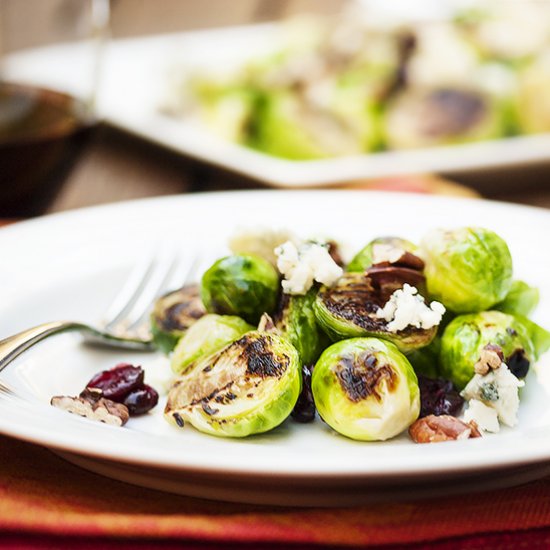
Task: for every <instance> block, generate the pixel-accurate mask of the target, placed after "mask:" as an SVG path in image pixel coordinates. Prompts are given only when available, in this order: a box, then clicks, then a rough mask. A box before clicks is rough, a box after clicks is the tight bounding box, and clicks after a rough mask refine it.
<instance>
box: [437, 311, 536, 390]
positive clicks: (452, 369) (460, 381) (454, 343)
mask: <svg viewBox="0 0 550 550" xmlns="http://www.w3.org/2000/svg"><path fill="white" fill-rule="evenodd" d="M488 344H493V345H497V346H499V347H500V348H501V349H502V353H503V355H504V362H505V363H506V365H508V368H509V369H510V371H511V372H512V374H514V375H515V376H517V377H518V378H523V377H524V376H525V375H526V374H527V371H528V370H529V366H530V364H531V363H532V362H533V361H534V360H535V350H534V347H533V343H532V341H531V337H530V334H529V331H528V329H527V328H526V327H525V325H524V323H522V322H521V321H519V320H518V319H516V318H515V317H513V316H512V315H508V314H506V313H502V312H500V311H482V312H481V313H472V314H469V315H460V316H458V317H456V318H455V319H454V320H453V321H451V322H450V323H449V325H448V326H447V328H446V329H445V331H444V332H443V336H442V338H441V351H440V356H439V364H440V368H441V374H442V376H443V377H444V378H448V379H449V380H452V381H453V382H454V383H455V385H456V386H457V387H458V388H459V389H462V388H464V387H465V386H466V384H467V383H468V382H469V381H470V379H471V378H472V377H473V376H474V374H475V372H474V365H475V364H476V363H477V361H478V360H479V358H480V356H481V350H482V349H483V348H484V347H485V346H486V345H488Z"/></svg>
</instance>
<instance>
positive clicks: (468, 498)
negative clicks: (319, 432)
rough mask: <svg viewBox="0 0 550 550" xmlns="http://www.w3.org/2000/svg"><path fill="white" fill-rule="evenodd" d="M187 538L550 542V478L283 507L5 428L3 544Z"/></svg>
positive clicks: (253, 545)
mask: <svg viewBox="0 0 550 550" xmlns="http://www.w3.org/2000/svg"><path fill="white" fill-rule="evenodd" d="M182 541H185V546H184V547H185V548H192V549H195V548H196V549H199V548H200V549H201V550H210V549H212V548H219V547H220V545H223V547H224V548H237V547H239V548H250V549H251V550H252V549H262V550H263V549H270V550H271V549H275V548H283V547H284V548H286V549H292V548H293V547H294V546H295V545H296V546H298V547H299V548H314V547H315V548H316V547H319V546H321V545H322V546H329V547H331V548H332V547H344V546H345V547H349V546H351V547H360V548H377V547H379V546H381V545H387V546H389V547H390V548H392V547H396V548H402V547H403V546H404V545H407V547H412V548H417V547H418V548H424V547H425V546H426V545H428V543H430V544H434V543H437V548H444V549H455V548H467V549H474V548H475V549H478V548H480V549H481V548H510V549H512V548H520V547H525V548H550V479H543V480H541V481H538V482H534V483H531V484H529V485H524V486H522V487H516V488H512V489H506V490H499V491H491V492H487V493H481V494H477V495H473V496H472V495H465V496H459V497H457V496H454V497H447V498H438V499H436V500H421V501H416V502H405V503H391V504H376V505H368V506H362V507H357V508H347V509H345V508H344V509H342V508H333V509H292V508H276V507H263V506H252V505H243V504H229V503H222V502H209V501H206V500H199V499H195V498H187V497H182V496H175V495H170V494H167V493H162V492H157V491H152V490H148V489H142V488H139V487H134V486H131V485H127V484H125V483H122V482H117V481H113V480H110V479H107V478H104V477H101V476H98V475H96V474H93V473H90V472H87V471H84V470H81V469H80V468H78V467H76V466H73V465H72V464H69V463H67V462H65V461H64V460H62V459H61V458H59V457H58V456H56V455H54V454H53V453H51V452H50V451H49V450H47V449H44V448H41V447H38V446H36V445H31V444H29V443H24V442H21V441H17V440H14V439H10V438H7V437H0V546H1V547H2V548H14V549H15V548H17V549H21V548H26V547H29V548H31V547H32V548H35V547H39V548H48V549H49V548H76V547H83V548H87V547H90V548H92V547H93V548H113V549H115V548H116V549H118V550H120V549H122V548H138V549H141V548H159V547H161V548H172V547H174V548H176V547H178V548H181V547H182ZM411 545H412V546H411ZM430 547H433V546H431V545H430Z"/></svg>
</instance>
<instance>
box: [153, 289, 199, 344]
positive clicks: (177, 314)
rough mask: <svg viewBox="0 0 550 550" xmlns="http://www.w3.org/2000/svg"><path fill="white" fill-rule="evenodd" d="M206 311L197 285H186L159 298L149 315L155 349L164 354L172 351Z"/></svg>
mask: <svg viewBox="0 0 550 550" xmlns="http://www.w3.org/2000/svg"><path fill="white" fill-rule="evenodd" d="M205 313H206V310H205V309H204V306H203V304H202V300H201V297H200V288H199V285H187V286H184V287H182V288H180V289H178V290H174V291H173V292H169V293H168V294H165V295H164V296H162V297H161V298H159V299H158V300H157V301H156V302H155V305H154V307H153V312H152V313H151V332H152V334H153V339H154V341H155V344H156V345H157V347H158V348H159V349H160V350H161V351H163V352H164V353H168V352H170V351H172V350H173V349H174V346H175V345H176V343H177V341H178V340H179V339H180V338H181V337H182V336H183V334H184V332H185V331H186V330H187V329H188V328H189V327H190V326H191V325H192V324H193V323H194V322H195V321H197V319H200V318H201V317H202V316H203V315H204V314H205Z"/></svg>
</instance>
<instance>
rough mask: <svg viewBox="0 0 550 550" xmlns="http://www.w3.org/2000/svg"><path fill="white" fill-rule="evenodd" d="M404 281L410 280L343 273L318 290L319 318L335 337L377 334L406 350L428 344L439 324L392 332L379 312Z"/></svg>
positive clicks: (315, 309) (334, 338)
mask: <svg viewBox="0 0 550 550" xmlns="http://www.w3.org/2000/svg"><path fill="white" fill-rule="evenodd" d="M395 269H398V268H395ZM405 271H412V270H405ZM413 273H414V272H413ZM397 275H399V273H398V274H397ZM404 282H407V281H403V280H401V279H398V280H396V281H394V280H393V279H392V280H391V281H382V284H377V283H379V281H375V280H373V278H371V277H369V276H367V275H365V274H363V273H344V275H343V276H342V277H341V278H340V279H339V280H338V282H337V283H336V284H335V285H334V286H333V287H330V288H328V287H325V286H323V287H321V289H320V290H319V293H318V294H317V298H316V300H315V303H314V305H313V307H314V311H315V316H316V317H317V321H318V323H319V325H320V326H321V328H322V329H323V330H324V331H325V332H326V333H327V334H328V335H329V337H330V338H331V339H332V340H342V339H344V338H352V337H359V336H375V337H377V338H383V339H384V340H389V341H390V342H393V343H394V344H395V345H396V346H397V347H398V348H399V349H400V350H401V351H402V352H403V353H408V352H410V351H412V350H414V349H417V348H421V347H423V346H427V345H428V344H429V343H430V342H431V341H432V339H433V338H434V336H435V334H436V332H437V327H435V326H434V327H432V328H430V329H423V328H416V327H413V326H408V327H406V328H405V329H403V330H399V331H397V332H391V331H390V330H388V324H389V323H388V321H386V320H385V319H382V318H380V317H378V316H377V315H376V313H377V311H378V310H379V309H380V308H383V307H384V305H385V304H386V302H387V301H388V299H389V298H390V296H391V294H392V292H394V290H395V289H396V288H401V287H402V286H403V283H404ZM394 283H395V284H394ZM413 284H414V283H413Z"/></svg>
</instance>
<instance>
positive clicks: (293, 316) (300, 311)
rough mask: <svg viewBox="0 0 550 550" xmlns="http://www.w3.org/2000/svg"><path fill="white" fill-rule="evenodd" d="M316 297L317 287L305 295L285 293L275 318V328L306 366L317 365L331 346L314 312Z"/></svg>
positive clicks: (282, 295)
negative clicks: (294, 349) (326, 349)
mask: <svg viewBox="0 0 550 550" xmlns="http://www.w3.org/2000/svg"><path fill="white" fill-rule="evenodd" d="M316 296H317V288H316V287H312V288H311V289H310V290H309V291H308V292H307V293H306V294H303V295H298V294H296V295H291V294H286V293H283V294H281V298H280V300H279V307H278V309H277V312H276V313H275V315H274V316H273V321H274V323H275V326H276V327H277V329H278V330H279V332H280V333H281V334H282V335H283V336H285V337H286V338H288V340H289V341H290V343H291V344H292V345H293V346H294V347H295V348H296V349H297V350H298V353H299V354H300V358H301V360H302V363H303V364H305V365H311V364H313V363H315V361H317V359H318V358H319V355H321V352H322V351H323V350H324V349H325V348H326V347H327V346H328V344H329V340H328V337H327V335H326V334H325V333H324V332H323V331H322V330H321V329H320V328H319V325H318V324H317V319H316V318H315V312H314V311H313V304H314V302H315V298H316Z"/></svg>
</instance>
